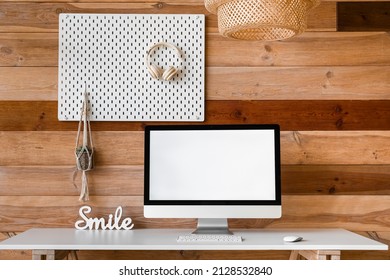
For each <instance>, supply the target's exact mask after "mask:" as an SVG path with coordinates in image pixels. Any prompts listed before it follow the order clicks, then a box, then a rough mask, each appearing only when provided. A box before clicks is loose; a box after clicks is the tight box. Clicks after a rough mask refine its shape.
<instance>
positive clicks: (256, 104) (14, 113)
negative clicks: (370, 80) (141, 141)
mask: <svg viewBox="0 0 390 280" xmlns="http://www.w3.org/2000/svg"><path fill="white" fill-rule="evenodd" d="M57 106H58V105H57V102H55V101H0V130H2V131H73V132H76V130H77V122H65V121H58V117H57V115H58V113H57ZM205 114H206V121H205V122H203V123H202V124H243V123H252V124H256V123H278V124H280V126H281V129H282V130H300V131H303V130H388V129H390V100H370V101H363V100H338V101H334V100H323V101H322V100H302V101H299V100H283V101H274V100H265V101H249V100H236V101H235V100H232V101H219V100H218V101H214V100H212V101H207V102H206V108H205ZM150 124H169V123H166V122H158V123H157V122H119V121H118V122H92V124H91V126H92V130H93V131H129V130H136V131H139V130H144V127H145V125H150ZM171 124H172V123H171ZM192 124H193V123H192Z"/></svg>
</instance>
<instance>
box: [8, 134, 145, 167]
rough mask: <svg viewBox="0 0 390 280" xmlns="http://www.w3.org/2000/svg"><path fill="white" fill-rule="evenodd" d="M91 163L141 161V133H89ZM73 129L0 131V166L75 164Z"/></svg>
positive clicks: (74, 136) (132, 162) (134, 162)
mask: <svg viewBox="0 0 390 280" xmlns="http://www.w3.org/2000/svg"><path fill="white" fill-rule="evenodd" d="M92 137H93V142H94V146H95V155H96V156H95V164H96V166H99V165H136V164H143V141H144V140H143V133H141V132H115V131H111V132H106V131H100V132H95V133H93V136H92ZM75 141H76V132H70V131H69V132H44V131H40V132H0V147H2V148H3V149H4V150H6V151H7V152H6V153H1V154H0V166H7V165H38V166H39V165H45V166H48V165H52V166H58V165H72V164H75V155H74V149H75Z"/></svg>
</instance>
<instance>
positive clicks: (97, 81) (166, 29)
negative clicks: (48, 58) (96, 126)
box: [58, 14, 205, 121]
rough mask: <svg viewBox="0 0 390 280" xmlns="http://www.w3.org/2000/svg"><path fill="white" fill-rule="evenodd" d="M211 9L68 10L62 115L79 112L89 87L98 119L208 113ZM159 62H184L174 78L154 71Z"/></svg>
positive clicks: (63, 23) (183, 117)
mask: <svg viewBox="0 0 390 280" xmlns="http://www.w3.org/2000/svg"><path fill="white" fill-rule="evenodd" d="M204 26H205V24H204V15H149V14H148V15H145V14H143V15H138V14H137V15H135V14H61V15H60V19H59V67H58V118H59V120H79V118H80V108H81V104H82V100H83V93H84V91H85V88H86V90H87V92H88V93H89V102H90V108H91V114H90V116H91V120H92V121H203V120H204V99H205V98H204V96H205V94H204V91H205V89H204V61H205V58H204V56H205V49H204V42H205V39H204ZM162 41H163V42H168V43H170V44H173V45H175V46H177V47H178V48H179V49H180V50H181V52H182V54H183V56H182V58H183V61H180V59H179V58H178V57H177V53H176V52H175V50H173V49H171V48H166V47H163V46H162V47H159V48H158V49H156V50H155V53H153V55H152V56H151V58H152V60H151V62H152V63H154V64H157V65H159V66H161V67H162V68H164V69H167V68H168V66H171V65H172V66H175V67H178V68H180V71H179V72H178V74H176V76H175V77H174V78H173V80H171V81H161V80H155V79H152V78H151V76H150V75H149V73H148V70H147V67H146V64H145V55H146V53H147V51H148V49H149V47H151V46H152V45H154V44H155V43H158V42H162Z"/></svg>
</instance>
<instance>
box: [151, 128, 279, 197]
mask: <svg viewBox="0 0 390 280" xmlns="http://www.w3.org/2000/svg"><path fill="white" fill-rule="evenodd" d="M145 132H146V138H145V204H146V205H280V204H281V203H280V199H281V198H280V196H281V195H280V151H279V149H280V148H279V145H280V144H279V141H280V139H279V138H280V135H279V126H278V125H193V126H183V125H181V126H173V125H171V126H150V127H148V126H147V127H146V130H145Z"/></svg>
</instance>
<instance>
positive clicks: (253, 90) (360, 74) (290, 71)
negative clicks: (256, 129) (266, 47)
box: [206, 66, 390, 100]
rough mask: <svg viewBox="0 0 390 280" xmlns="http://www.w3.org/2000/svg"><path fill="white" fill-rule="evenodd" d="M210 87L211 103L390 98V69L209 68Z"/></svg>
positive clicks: (208, 86)
mask: <svg viewBox="0 0 390 280" xmlns="http://www.w3.org/2000/svg"><path fill="white" fill-rule="evenodd" d="M351 81H355V82H354V83H353V84H352V83H351ZM206 85H207V87H206V92H207V99H208V100H339V99H344V100H345V99H353V100H357V99H367V100H373V99H389V98H390V66H352V67H345V66H344V67H343V66H341V67H337V66H335V67H208V68H207V83H206Z"/></svg>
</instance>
